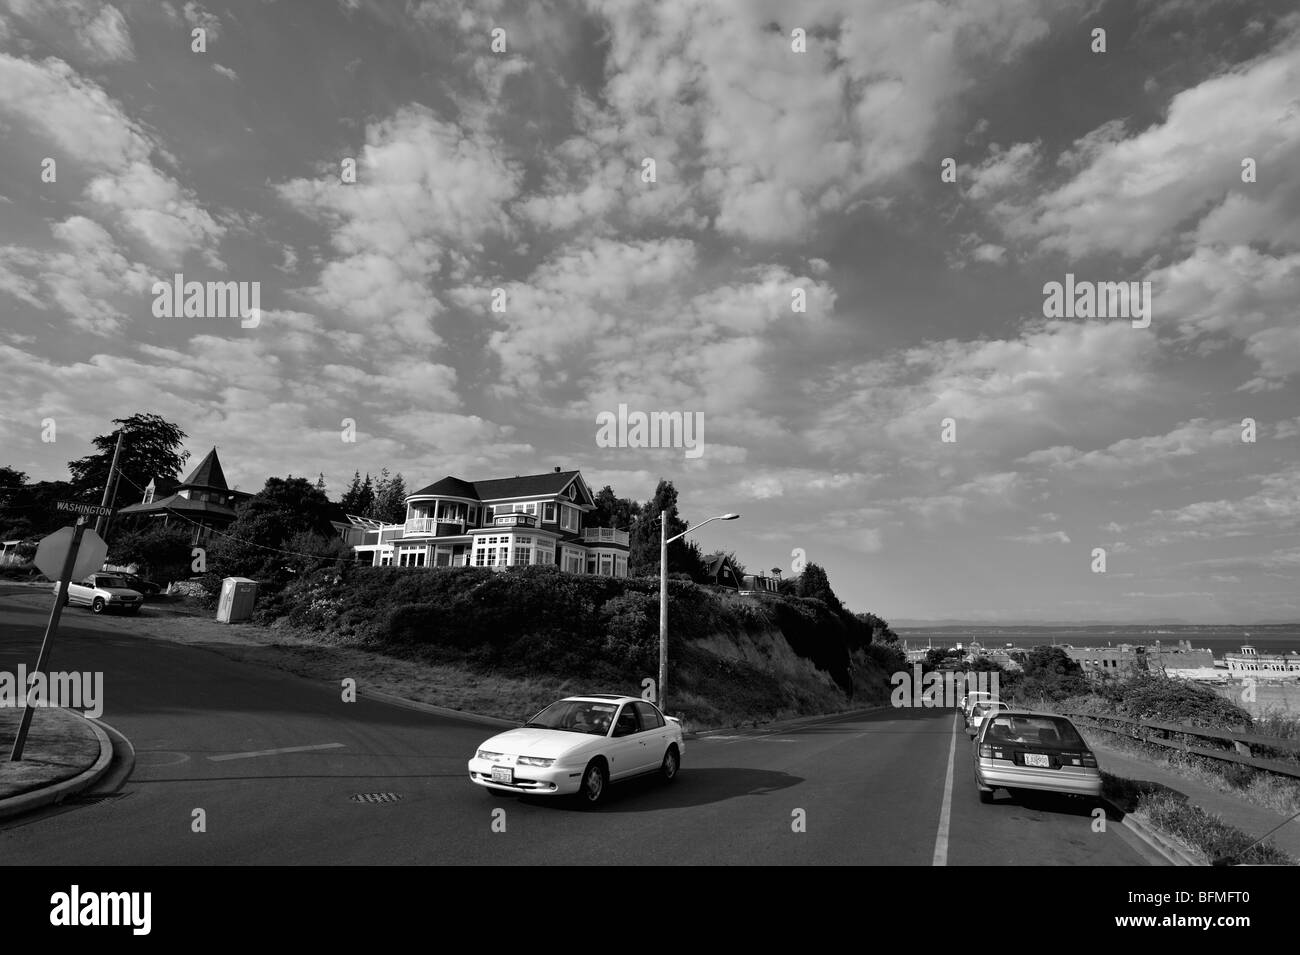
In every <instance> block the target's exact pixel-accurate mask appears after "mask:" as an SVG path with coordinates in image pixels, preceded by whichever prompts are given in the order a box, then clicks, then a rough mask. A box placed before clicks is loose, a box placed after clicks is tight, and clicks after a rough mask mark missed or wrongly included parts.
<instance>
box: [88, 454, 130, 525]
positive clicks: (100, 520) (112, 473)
mask: <svg viewBox="0 0 1300 955" xmlns="http://www.w3.org/2000/svg"><path fill="white" fill-rule="evenodd" d="M125 435H126V429H125V428H119V429H118V431H117V446H116V447H114V448H113V463H112V464H110V465H109V466H108V478H107V479H106V480H105V481H104V498H103V500H101V501H100V502H99V503H100V506H101V507H108V499H109V494H110V493H113V494H114V496H116V491H117V482H116V481H115V480H114V478H115V477H116V475H117V459H118V456H119V455H120V454H121V453H122V438H123V437H124V436H125ZM105 520H107V518H105V517H104V516H103V515H102V514H101V515H100V516H99V517H97V518H95V533H96V534H99V535H100V536H101V537H103V536H104V535H103V534H101V533H100V532H101V531H102V530H103V529H104V522H105Z"/></svg>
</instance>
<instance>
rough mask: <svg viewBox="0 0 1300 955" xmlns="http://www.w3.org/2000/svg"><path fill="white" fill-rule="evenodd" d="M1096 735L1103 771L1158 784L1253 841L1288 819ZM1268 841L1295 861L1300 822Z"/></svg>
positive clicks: (1299, 850)
mask: <svg viewBox="0 0 1300 955" xmlns="http://www.w3.org/2000/svg"><path fill="white" fill-rule="evenodd" d="M1096 735H1097V734H1092V738H1091V743H1092V748H1093V751H1094V752H1095V753H1096V754H1097V760H1098V762H1099V763H1100V764H1101V768H1102V770H1103V771H1105V772H1108V773H1110V774H1112V775H1114V776H1122V777H1123V778H1125V779H1132V780H1135V781H1139V782H1150V783H1156V784H1158V785H1160V786H1164V787H1166V788H1168V789H1172V790H1174V791H1175V792H1179V793H1182V794H1183V795H1184V796H1186V797H1187V800H1188V801H1189V802H1190V803H1192V805H1194V806H1199V807H1200V808H1201V809H1203V810H1205V811H1206V812H1207V813H1209V814H1210V815H1213V816H1218V817H1219V818H1220V819H1221V820H1222V821H1223V822H1224V823H1226V824H1228V825H1230V826H1233V827H1235V828H1237V829H1240V830H1241V831H1242V832H1245V833H1247V834H1249V835H1250V837H1251V838H1252V839H1257V838H1259V837H1260V836H1262V835H1263V834H1264V833H1266V832H1268V831H1269V830H1270V829H1272V828H1273V827H1274V826H1277V825H1279V824H1281V823H1282V822H1283V821H1284V820H1285V819H1286V818H1287V817H1286V816H1284V815H1282V814H1281V813H1279V812H1274V811H1273V810H1271V809H1264V808H1261V807H1259V806H1256V805H1254V804H1253V803H1249V802H1247V801H1246V800H1245V799H1243V798H1242V797H1240V796H1236V795H1233V794H1231V793H1225V792H1220V791H1219V790H1217V789H1212V788H1211V787H1209V786H1207V785H1205V784H1204V783H1201V782H1197V781H1196V780H1194V779H1189V778H1187V777H1185V776H1182V775H1180V774H1178V773H1176V772H1174V771H1173V770H1170V769H1166V768H1164V767H1163V766H1156V765H1154V764H1152V763H1151V762H1150V761H1149V760H1145V759H1143V758H1142V757H1140V756H1133V755H1131V754H1129V753H1125V752H1121V751H1120V750H1117V749H1111V748H1110V747H1109V746H1106V745H1105V744H1104V743H1100V742H1097V741H1096V738H1095V737H1096ZM1266 841H1267V842H1271V843H1272V844H1273V845H1275V846H1276V847H1277V848H1279V849H1281V850H1282V851H1283V852H1285V853H1286V854H1287V855H1289V856H1291V857H1292V858H1293V859H1300V819H1295V820H1292V821H1291V822H1289V823H1287V824H1286V825H1283V826H1282V828H1281V829H1279V830H1278V831H1277V832H1275V833H1273V834H1272V835H1271V836H1269V837H1268V839H1267V840H1266Z"/></svg>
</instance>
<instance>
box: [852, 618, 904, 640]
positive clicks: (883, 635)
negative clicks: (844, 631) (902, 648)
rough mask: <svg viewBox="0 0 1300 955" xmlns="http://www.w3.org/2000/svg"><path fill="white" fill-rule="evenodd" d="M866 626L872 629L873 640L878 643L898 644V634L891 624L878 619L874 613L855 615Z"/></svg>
mask: <svg viewBox="0 0 1300 955" xmlns="http://www.w3.org/2000/svg"><path fill="white" fill-rule="evenodd" d="M855 616H856V617H857V618H858V619H859V620H861V621H862V622H863V623H864V624H865V625H866V626H868V627H870V628H871V639H872V640H873V641H876V642H884V643H897V642H898V634H896V633H895V632H894V631H893V629H892V628H891V627H890V626H889V624H888V623H887V622H886V621H885V620H884V619H882V618H881V617H877V616H876V615H875V614H874V613H860V614H856V615H855Z"/></svg>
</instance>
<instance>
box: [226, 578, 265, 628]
mask: <svg viewBox="0 0 1300 955" xmlns="http://www.w3.org/2000/svg"><path fill="white" fill-rule="evenodd" d="M256 602H257V581H256V580H250V579H249V578H247V577H227V578H226V579H225V580H223V581H222V582H221V602H220V603H219V604H217V620H218V621H219V622H221V623H239V621H241V620H247V619H248V618H249V617H251V616H252V615H253V604H254V603H256Z"/></svg>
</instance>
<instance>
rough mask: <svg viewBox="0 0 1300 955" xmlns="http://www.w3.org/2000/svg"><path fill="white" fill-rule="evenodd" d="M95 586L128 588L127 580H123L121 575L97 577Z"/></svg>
mask: <svg viewBox="0 0 1300 955" xmlns="http://www.w3.org/2000/svg"><path fill="white" fill-rule="evenodd" d="M95 586H96V587H121V588H122V589H124V590H125V589H127V586H126V581H125V580H123V579H122V578H121V577H96V578H95Z"/></svg>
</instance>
